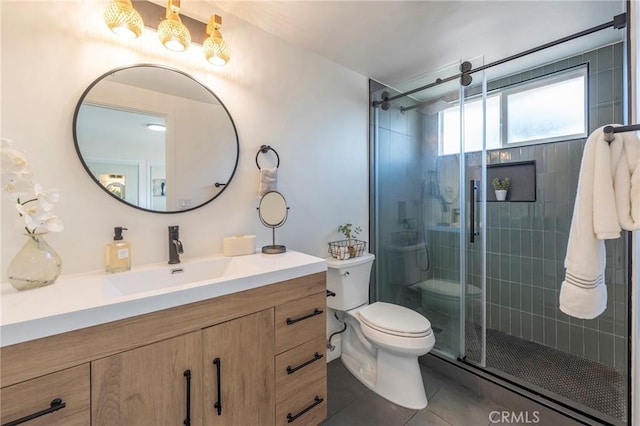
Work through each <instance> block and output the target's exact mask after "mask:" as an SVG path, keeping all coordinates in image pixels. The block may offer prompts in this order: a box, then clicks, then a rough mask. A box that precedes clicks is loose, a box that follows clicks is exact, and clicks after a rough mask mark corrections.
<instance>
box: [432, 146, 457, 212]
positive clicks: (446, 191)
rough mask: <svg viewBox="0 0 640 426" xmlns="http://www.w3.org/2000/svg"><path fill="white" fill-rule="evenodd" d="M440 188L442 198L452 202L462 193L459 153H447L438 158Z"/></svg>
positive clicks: (449, 202) (446, 201)
mask: <svg viewBox="0 0 640 426" xmlns="http://www.w3.org/2000/svg"><path fill="white" fill-rule="evenodd" d="M437 169H438V189H439V192H440V198H442V201H444V202H445V203H448V204H451V203H454V202H455V201H456V200H457V199H458V194H459V193H460V162H459V161H458V156H457V155H446V156H442V157H440V158H438V167H437Z"/></svg>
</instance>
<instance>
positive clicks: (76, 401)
mask: <svg viewBox="0 0 640 426" xmlns="http://www.w3.org/2000/svg"><path fill="white" fill-rule="evenodd" d="M0 402H1V407H0V424H3V425H4V424H7V423H11V422H15V421H17V420H19V419H23V420H25V422H24V423H25V424H28V425H29V426H40V425H42V426H44V425H47V426H86V425H88V424H89V423H90V418H91V411H90V409H89V364H83V365H79V366H77V367H73V368H69V369H66V370H62V371H58V372H56V373H52V374H48V375H46V376H42V377H38V378H36V379H32V380H27V381H25V382H22V383H18V384H15V385H13V386H7V387H5V388H2V389H0ZM54 409H55V411H54ZM36 415H37V416H36ZM34 416H35V417H34ZM27 418H31V419H32V420H27Z"/></svg>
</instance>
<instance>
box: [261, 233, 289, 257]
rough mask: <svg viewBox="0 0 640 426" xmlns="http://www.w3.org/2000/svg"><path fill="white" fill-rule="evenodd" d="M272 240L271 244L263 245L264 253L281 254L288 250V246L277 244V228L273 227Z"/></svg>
mask: <svg viewBox="0 0 640 426" xmlns="http://www.w3.org/2000/svg"><path fill="white" fill-rule="evenodd" d="M271 242H272V244H271V245H270V246H263V247H262V252H263V253H264V254H279V253H284V252H285V251H287V247H286V246H282V245H278V244H276V228H271Z"/></svg>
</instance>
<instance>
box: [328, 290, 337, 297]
mask: <svg viewBox="0 0 640 426" xmlns="http://www.w3.org/2000/svg"><path fill="white" fill-rule="evenodd" d="M327 297H336V293H335V292H334V291H331V290H327Z"/></svg>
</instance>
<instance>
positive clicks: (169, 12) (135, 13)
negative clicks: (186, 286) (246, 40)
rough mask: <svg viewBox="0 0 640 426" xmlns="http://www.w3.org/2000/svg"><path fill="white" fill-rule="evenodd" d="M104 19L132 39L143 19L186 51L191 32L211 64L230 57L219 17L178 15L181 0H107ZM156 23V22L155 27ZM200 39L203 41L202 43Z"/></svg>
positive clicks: (173, 46) (168, 44) (177, 49)
mask: <svg viewBox="0 0 640 426" xmlns="http://www.w3.org/2000/svg"><path fill="white" fill-rule="evenodd" d="M1 1H2V0H0V2H1ZM154 1H155V0H154ZM133 4H135V8H134V7H133ZM104 20H105V23H106V24H107V26H108V27H109V28H110V29H111V30H112V31H113V32H114V33H116V34H118V35H120V36H123V37H127V38H131V39H134V38H137V37H140V36H141V35H142V29H143V27H144V23H143V21H144V22H146V23H147V26H148V29H150V30H155V31H156V32H157V34H158V38H159V39H160V42H161V43H162V45H163V46H164V47H166V48H167V49H168V50H172V51H174V52H184V51H185V50H187V49H188V48H189V46H190V45H191V44H192V43H191V42H192V40H191V35H192V34H193V35H194V37H196V38H197V41H194V43H193V44H194V45H197V46H202V52H203V54H204V57H205V59H206V60H207V61H208V62H210V63H211V64H213V65H217V66H223V65H226V64H227V63H228V62H229V60H230V58H231V55H230V52H229V45H227V43H226V42H225V40H224V39H223V38H222V34H221V33H220V28H221V27H222V17H221V16H219V15H211V17H210V18H209V22H208V23H204V22H202V21H199V20H197V19H194V18H191V17H189V16H187V15H183V16H181V15H180V0H167V7H166V8H165V7H162V6H161V5H158V4H156V3H154V2H152V1H148V0H147V1H144V0H137V1H134V2H133V3H132V0H109V3H108V5H107V8H106V9H105V12H104ZM155 23H159V25H157V27H156V25H155ZM150 24H151V25H150ZM205 33H206V35H205ZM201 35H202V36H203V37H202V38H200V36H201ZM205 37H206V38H205ZM200 40H203V42H202V44H200Z"/></svg>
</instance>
